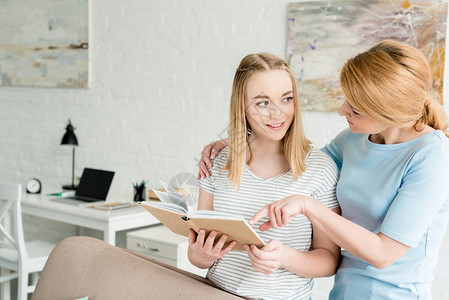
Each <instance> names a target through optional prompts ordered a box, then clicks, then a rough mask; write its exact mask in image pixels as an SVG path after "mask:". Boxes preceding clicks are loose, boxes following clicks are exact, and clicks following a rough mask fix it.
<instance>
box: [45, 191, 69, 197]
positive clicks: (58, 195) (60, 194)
mask: <svg viewBox="0 0 449 300" xmlns="http://www.w3.org/2000/svg"><path fill="white" fill-rule="evenodd" d="M73 195H74V193H73V192H61V193H51V194H47V196H54V197H64V196H73Z"/></svg>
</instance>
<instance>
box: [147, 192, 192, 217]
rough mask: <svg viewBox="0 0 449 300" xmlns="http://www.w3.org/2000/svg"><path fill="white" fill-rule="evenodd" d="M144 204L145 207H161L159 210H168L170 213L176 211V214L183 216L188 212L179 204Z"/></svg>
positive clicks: (149, 202) (148, 202)
mask: <svg viewBox="0 0 449 300" xmlns="http://www.w3.org/2000/svg"><path fill="white" fill-rule="evenodd" d="M158 196H159V195H158ZM142 203H143V204H145V205H149V206H154V207H159V208H162V209H166V210H169V211H174V212H177V213H180V214H183V215H185V214H187V211H186V210H185V209H184V208H183V207H181V206H179V205H177V204H174V203H162V202H152V201H143V202H142Z"/></svg>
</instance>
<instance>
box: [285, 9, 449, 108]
mask: <svg viewBox="0 0 449 300" xmlns="http://www.w3.org/2000/svg"><path fill="white" fill-rule="evenodd" d="M447 12H448V2H447V0H444V1H443V0H417V1H412V0H390V1H376V0H366V1H357V0H347V1H339V0H335V1H310V2H299V3H291V4H289V6H288V38H287V60H288V63H289V64H290V66H291V68H292V70H293V71H294V73H295V77H296V80H297V83H298V87H299V93H300V97H301V101H302V103H303V109H304V110H309V111H335V110H337V109H338V108H339V107H340V105H341V103H342V102H343V95H342V93H341V90H340V84H339V73H340V69H341V67H342V66H343V64H344V63H345V62H346V60H347V59H349V58H351V57H353V56H355V55H356V54H358V53H360V52H363V51H365V50H367V49H369V48H370V47H372V46H374V45H375V44H376V43H378V42H380V41H382V40H384V39H395V40H398V41H401V42H405V43H407V44H409V45H411V46H414V47H416V48H418V49H420V50H421V51H422V52H423V53H424V55H425V56H426V57H427V59H428V61H429V64H430V66H431V69H432V76H433V88H432V94H433V97H434V99H436V100H438V101H439V102H440V103H442V101H443V79H444V78H443V77H444V58H445V44H446V22H447Z"/></svg>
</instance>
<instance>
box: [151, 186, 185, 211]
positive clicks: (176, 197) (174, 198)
mask: <svg viewBox="0 0 449 300" xmlns="http://www.w3.org/2000/svg"><path fill="white" fill-rule="evenodd" d="M161 184H162V186H163V187H164V189H165V190H166V191H167V193H166V194H167V195H168V202H170V203H174V204H177V205H179V206H181V207H182V208H184V209H185V211H189V208H188V206H187V202H186V200H185V199H184V196H183V195H181V194H180V193H179V192H178V191H177V190H175V189H174V188H172V187H171V186H169V185H168V184H166V183H165V182H163V181H161ZM153 191H154V190H153ZM154 192H155V193H156V191H154ZM159 193H160V192H159ZM156 195H157V196H159V194H157V193H156ZM159 199H161V198H160V197H159ZM161 201H162V199H161Z"/></svg>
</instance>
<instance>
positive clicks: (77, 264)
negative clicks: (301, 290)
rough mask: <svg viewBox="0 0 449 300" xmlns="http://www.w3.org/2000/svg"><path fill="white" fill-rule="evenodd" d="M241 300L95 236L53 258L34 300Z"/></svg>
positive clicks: (70, 243)
mask: <svg viewBox="0 0 449 300" xmlns="http://www.w3.org/2000/svg"><path fill="white" fill-rule="evenodd" d="M86 296H89V300H96V299H224V300H226V299H242V298H241V297H238V296H235V295H233V294H230V293H228V292H226V291H223V290H220V289H218V288H216V287H214V286H213V284H212V283H211V282H209V281H208V280H207V279H205V278H202V277H200V276H197V275H195V274H191V273H189V272H186V271H183V270H179V269H176V268H174V267H171V266H168V265H165V264H163V263H161V262H158V261H155V260H152V259H150V258H147V257H145V256H143V255H140V254H137V253H134V252H131V251H128V250H123V249H120V248H117V247H114V246H111V245H109V244H107V243H105V242H103V241H101V240H98V239H94V238H90V237H70V238H67V239H65V240H63V241H62V242H60V243H59V244H58V245H57V246H56V248H55V249H54V250H53V252H52V253H51V255H50V256H49V258H48V260H47V263H46V264H45V267H44V269H43V271H42V273H41V275H40V277H39V281H38V283H37V286H36V289H35V291H34V293H33V296H32V299H33V300H40V299H61V300H64V299H70V300H74V299H77V298H81V297H86Z"/></svg>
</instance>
